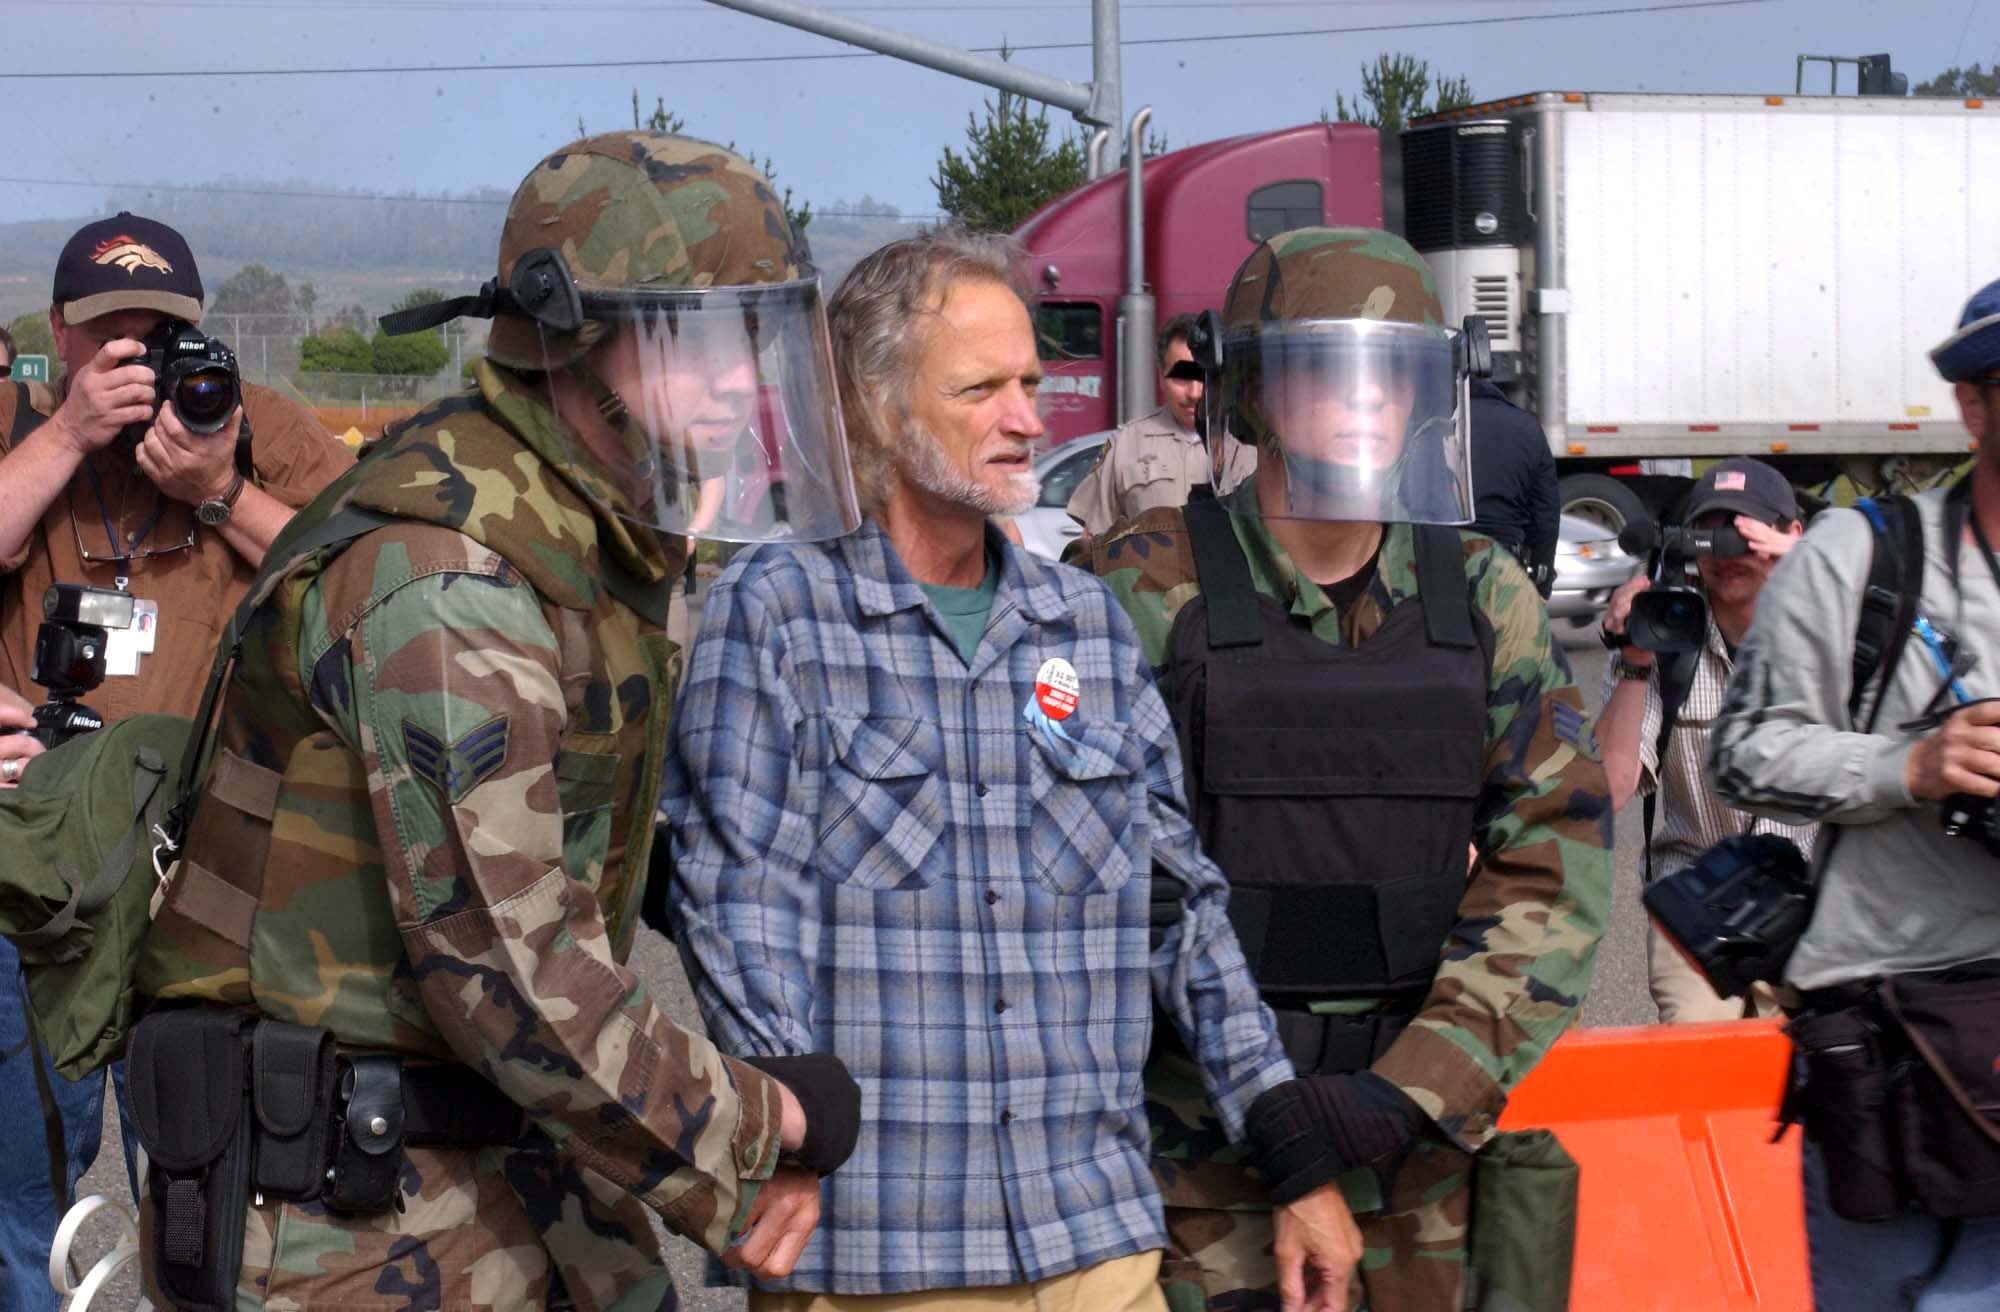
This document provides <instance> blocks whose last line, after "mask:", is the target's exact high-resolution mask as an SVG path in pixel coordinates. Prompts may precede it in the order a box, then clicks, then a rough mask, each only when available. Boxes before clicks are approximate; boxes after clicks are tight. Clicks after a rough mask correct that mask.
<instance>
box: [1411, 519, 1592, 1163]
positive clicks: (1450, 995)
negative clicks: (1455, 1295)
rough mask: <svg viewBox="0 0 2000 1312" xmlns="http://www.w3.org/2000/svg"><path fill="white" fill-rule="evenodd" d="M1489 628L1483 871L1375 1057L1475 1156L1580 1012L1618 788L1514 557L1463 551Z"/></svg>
mask: <svg viewBox="0 0 2000 1312" xmlns="http://www.w3.org/2000/svg"><path fill="white" fill-rule="evenodd" d="M1467 572H1468V574H1469V575H1470V576H1472V577H1473V578H1474V580H1475V586H1474V600H1475V605H1477V606H1478V607H1479V608H1480V610H1481V611H1482V612H1483V613H1484V614H1485V615H1486V617H1487V618H1488V619H1489V620H1490V621H1491V623H1492V626H1493V631H1494V651H1493V665H1492V676H1491V680H1490V683H1489V686H1488V691H1487V702H1486V705H1487V727H1486V766H1485V770H1486V777H1485V783H1484V787H1483V790H1482V793H1481V797H1480V802H1479V812H1478V818H1477V828H1476V831H1475V834H1476V838H1477V841H1478V845H1479V850H1480V854H1481V855H1480V861H1479V865H1478V868H1477V871H1476V872H1475V873H1474V875H1473V877H1472V879H1471V880H1470V882H1469V883H1468V884H1467V886H1466V892H1465V897H1464V899H1463V900H1462V901H1461V902H1460V903H1459V909H1458V924H1457V925H1456V927H1455V928H1454V929H1453V931H1452V935H1451V938H1450V939H1449V940H1448V941H1447V942H1446V944H1445V950H1444V956H1443V960H1442V963H1441V964H1440V966H1439V968H1438V973H1437V978H1436V980H1435V981H1434V982H1433V983H1432V985H1431V991H1430V995H1429V997H1427V998H1426V999H1425V1001H1424V1007H1423V1011H1422V1013H1421V1014H1420V1015H1419V1016H1418V1017H1417V1019H1416V1020H1415V1021H1414V1022H1413V1023H1412V1024H1411V1025H1410V1027H1409V1028H1408V1029H1407V1030H1405V1031H1404V1033H1403V1035H1402V1037H1401V1038H1399V1039H1397V1041H1396V1042H1395V1044H1394V1045H1393V1046H1391V1047H1390V1049H1389V1051H1388V1052H1386V1053H1384V1054H1383V1055H1382V1058H1381V1060H1379V1061H1378V1062H1376V1063H1375V1067H1374V1069H1375V1071H1376V1073H1377V1074H1379V1075H1382V1076H1383V1077H1384V1078H1386V1079H1389V1080H1391V1081H1393V1082H1394V1083H1395V1084H1397V1085H1399V1086H1400V1087H1401V1088H1402V1089H1403V1091H1404V1092H1405V1093H1407V1094H1409V1095H1410V1097H1411V1098H1412V1099H1414V1100H1415V1101H1416V1103H1417V1104H1418V1105H1419V1106H1421V1107H1422V1108H1423V1109H1424V1110H1425V1111H1427V1112H1429V1113H1430V1115H1431V1116H1432V1117H1433V1118H1434V1119H1436V1121H1437V1122H1438V1125H1439V1126H1440V1127H1441V1128H1442V1129H1443V1130H1444V1131H1445V1132H1446V1133H1447V1134H1449V1135H1451V1136H1452V1137H1453V1138H1454V1139H1455V1140H1457V1141H1458V1143H1459V1144H1460V1145H1461V1146H1463V1147H1464V1148H1466V1149H1467V1150H1468V1151H1477V1150H1478V1149H1479V1147H1480V1146H1481V1145H1483V1144H1484V1143H1485V1142H1486V1141H1487V1140H1488V1139H1490V1138H1491V1137H1492V1135H1493V1133H1494V1123H1495V1122H1496V1121H1497V1120H1498V1119H1499V1116H1500V1112H1501V1110H1502V1108H1504V1107H1505V1105H1506V1101H1507V1091H1508V1090H1509V1089H1511V1088H1513V1086H1514V1085H1515V1084H1517V1083H1519V1082H1520V1080H1521V1078H1522V1077H1523V1076H1524V1075H1526V1074H1527V1073H1528V1072H1529V1071H1530V1070H1532V1069H1533V1068H1534V1065H1535V1063H1536V1062H1537V1061H1539V1060H1541V1057H1542V1054H1543V1053H1545V1052H1547V1051H1548V1049H1549V1046H1550V1045H1551V1044H1553V1043H1554V1042H1555V1041H1556V1039H1557V1038H1558V1037H1560V1036H1561V1034H1562V1032H1563V1031H1564V1030H1565V1029H1567V1028H1569V1027H1570V1025H1571V1024H1573V1023H1574V1022H1575V1019H1576V1016H1577V1012H1578V1011H1579V1009H1580V1008H1581V1007H1582V1005H1583V995H1584V991H1585V989H1586V988H1588V987H1589V985H1590V972H1591V967H1592V964H1593V962H1594V960H1595V957H1596V952H1597V940H1598V938H1599V937H1600V936H1601V935H1602V934H1603V932H1604V924H1605V917H1606V914H1607V913H1608V911H1609V908H1610V900H1611V876H1612V859H1611V798H1610V790H1609V788H1608V786H1607V785H1606V783H1605V778H1604V767H1603V765H1602V764H1601V763H1600V761H1599V760H1598V755H1597V747H1596V744H1595V743H1594V742H1593V741H1592V738H1591V733H1590V728H1589V721H1588V719H1587V718H1586V716H1585V714H1584V710H1583V700H1582V698H1581V697H1580V696H1579V695H1578V693H1577V690H1576V686H1575V684H1574V683H1573V682H1572V681H1571V679H1570V675H1569V670H1568V668H1567V666H1566V665H1565V663H1564V661H1563V659H1562V656H1561V654H1560V652H1558V651H1557V650H1556V649H1555V648H1554V646H1553V645H1552V643H1551V639H1550V636H1549V625H1548V612H1547V610H1546V609H1545V608H1544V607H1543V606H1542V603H1541V599H1540V597H1538V596H1537V595H1536V593H1535V588H1534V585H1533V584H1532V583H1530V582H1529V581H1528V576H1527V574H1526V573H1524V572H1523V571H1522V569H1521V568H1520V566H1519V565H1517V564H1515V563H1514V561H1513V559H1512V558H1511V556H1510V555H1509V553H1508V552H1506V551H1505V550H1503V549H1498V548H1494V547H1492V546H1491V545H1490V544H1489V545H1487V546H1484V547H1482V548H1480V549H1478V550H1477V551H1474V552H1473V553H1472V554H1470V555H1469V556H1468V559H1467Z"/></svg>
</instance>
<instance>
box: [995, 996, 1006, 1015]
mask: <svg viewBox="0 0 2000 1312" xmlns="http://www.w3.org/2000/svg"><path fill="white" fill-rule="evenodd" d="M1005 1010H1007V999H1005V998H995V999H993V1014H994V1015H996V1016H997V1015H999V1014H1000V1013H1001V1012H1003V1011H1005Z"/></svg>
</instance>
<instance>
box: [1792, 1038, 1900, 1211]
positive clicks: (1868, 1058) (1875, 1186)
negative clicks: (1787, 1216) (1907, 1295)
mask: <svg viewBox="0 0 2000 1312" xmlns="http://www.w3.org/2000/svg"><path fill="white" fill-rule="evenodd" d="M1785 1032H1786V1033H1787V1034H1788V1035H1790V1036H1791V1040H1792V1088H1791V1089H1790V1090H1789V1091H1788V1098H1787V1102H1788V1104H1789V1106H1788V1109H1787V1110H1788V1113H1789V1112H1790V1109H1791V1108H1796V1109H1797V1115H1798V1116H1799V1118H1800V1119H1802V1120H1804V1121H1805V1125H1806V1132H1807V1133H1808V1134H1810V1135H1812V1138H1813V1142H1814V1143H1815V1144H1816V1145H1818V1147H1819V1151H1820V1156H1821V1158H1822V1159H1823V1160H1824V1162H1825V1164H1826V1192H1827V1202H1828V1204H1829V1205H1830V1206H1831V1207H1832V1208H1833V1210H1834V1213H1835V1214H1836V1215H1838V1216H1841V1217H1844V1218H1845V1219H1847V1220H1849V1221H1881V1220H1885V1219H1887V1218H1889V1217H1892V1216H1897V1215H1900V1214H1901V1213H1902V1211H1903V1209H1904V1208H1905V1206H1907V1204H1908V1201H1909V1198H1908V1193H1907V1191H1906V1190H1905V1189H1904V1186H1903V1173H1902V1170H1901V1165H1902V1163H1901V1152H1900V1146H1899V1145H1898V1143H1897V1136H1896V1124H1895V1108H1894V1103H1893V1101H1892V1099H1891V1096H1890V1091H1891V1088H1892V1087H1893V1084H1894V1082H1895V1080H1894V1065H1895V1062H1894V1058H1893V1055H1892V1054H1891V1052H1890V1051H1889V1045H1888V1044H1887V1043H1886V1042H1885V1040H1886V1038H1887V1036H1885V1035H1884V1034H1883V1032H1882V1031H1881V1030H1880V1029H1879V1028H1878V1027H1877V1026H1876V1025H1875V1024H1874V1023H1873V1021H1872V1019H1871V1018H1870V1015H1869V1009H1868V1008H1865V1007H1862V1006H1847V1007H1841V1008H1839V1009H1837V1010H1826V1011H1810V1012H1807V1013H1805V1014H1803V1015H1800V1016H1798V1017H1797V1018H1795V1019H1794V1020H1793V1021H1792V1022H1791V1023H1790V1024H1788V1025H1787V1026H1785ZM1786 1119H1790V1115H1789V1114H1788V1115H1787V1118H1786Z"/></svg>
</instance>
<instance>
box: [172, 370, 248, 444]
mask: <svg viewBox="0 0 2000 1312" xmlns="http://www.w3.org/2000/svg"><path fill="white" fill-rule="evenodd" d="M236 390H237V389H236V379H235V378H233V377H232V376H230V375H229V374H228V373H225V372H223V371H222V370H220V369H204V370H201V371H200V372H198V373H191V374H187V375H185V376H183V377H182V378H181V379H180V381H179V382H178V383H176V384H175V386H174V413H175V414H177V415H179V416H180V417H181V422H182V423H184V424H186V425H187V426H188V427H189V428H190V429H192V430H194V431H195V432H197V433H202V432H209V433H212V432H214V431H216V430H217V429H219V428H221V427H222V426H223V425H224V424H226V423H228V422H229V414H230V411H232V410H234V409H235V408H236Z"/></svg>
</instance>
